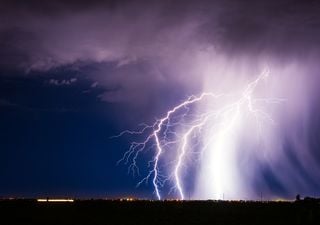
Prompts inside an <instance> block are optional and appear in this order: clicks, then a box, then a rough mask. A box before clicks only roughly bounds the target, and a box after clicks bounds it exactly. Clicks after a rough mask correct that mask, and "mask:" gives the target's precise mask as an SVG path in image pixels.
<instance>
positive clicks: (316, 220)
mask: <svg viewBox="0 0 320 225" xmlns="http://www.w3.org/2000/svg"><path fill="white" fill-rule="evenodd" d="M0 224H3V225H10V224H41V225H45V224H54V225H64V224H74V225H86V224H88V225H95V224H119V225H126V224H148V225H149V224H150V225H156V224H161V225H166V224H184V225H186V224H219V225H225V224H226V225H227V224H243V225H249V224H254V225H263V224H269V225H274V224H290V225H294V224H301V225H306V224H320V204H319V203H317V202H302V201H301V202H295V203H290V202H269V203H266V202H213V201H185V202H175V201H167V202H158V201H155V202H151V201H132V202H127V201H121V202H120V201H75V202H73V203H47V202H44V203H40V202H36V201H35V200H14V201H13V200H10V201H9V200H8V201H0Z"/></svg>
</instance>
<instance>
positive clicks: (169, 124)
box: [114, 68, 285, 200]
mask: <svg viewBox="0 0 320 225" xmlns="http://www.w3.org/2000/svg"><path fill="white" fill-rule="evenodd" d="M269 74H270V71H269V68H266V69H265V70H264V71H263V72H262V73H261V74H260V75H259V76H258V77H257V78H256V79H255V80H254V81H251V82H249V83H248V84H247V85H246V87H245V88H244V89H243V91H242V92H241V93H240V94H214V93H211V92H204V93H201V94H200V95H199V96H190V97H189V98H188V99H187V100H185V101H184V102H182V103H180V104H179V105H176V106H175V107H173V108H172V109H170V110H169V111H167V112H166V114H165V116H164V117H162V118H160V119H157V120H156V121H155V122H154V123H153V124H152V125H148V124H141V125H140V126H141V128H140V129H138V130H136V131H130V130H125V131H123V132H121V133H120V134H119V135H117V136H114V137H120V136H122V135H125V134H129V135H143V134H145V133H147V136H146V138H145V139H144V140H143V141H142V142H132V143H131V145H130V147H129V149H128V151H126V152H125V154H124V156H123V158H122V159H120V160H119V162H124V163H125V164H129V162H130V165H129V167H128V170H129V172H130V171H131V172H132V173H133V174H135V173H138V174H139V167H138V165H137V159H138V156H139V154H140V153H141V152H142V151H144V150H147V149H149V148H151V149H155V154H154V157H153V159H152V160H151V161H149V165H151V169H150V170H149V172H148V174H147V176H145V177H144V178H143V179H142V180H141V181H140V182H139V183H138V184H137V186H139V185H140V184H141V183H143V182H148V181H149V180H152V184H153V186H154V191H155V194H156V196H157V198H158V199H159V200H160V199H161V193H160V189H161V188H162V187H163V186H164V184H165V183H166V182H168V181H172V182H173V183H174V185H173V189H175V190H177V192H178V193H179V196H180V199H181V200H183V199H185V195H184V190H183V183H182V179H181V170H182V167H183V165H184V161H185V159H186V157H187V156H188V153H190V154H191V153H195V150H194V149H196V147H194V148H191V147H190V146H189V145H191V142H192V141H193V139H194V137H195V136H199V135H200V136H201V132H202V131H203V130H209V131H210V132H211V133H212V134H213V135H211V138H210V139H209V140H207V142H206V143H204V145H203V147H202V148H200V150H199V151H198V152H197V151H196V153H199V155H200V157H201V156H203V154H204V153H205V151H207V149H208V146H209V145H210V143H212V142H215V141H219V140H221V139H224V138H227V137H228V135H229V134H230V132H232V129H233V127H234V126H235V124H236V123H237V122H238V120H239V118H240V115H241V113H243V111H244V110H245V109H246V110H247V111H248V112H249V114H250V115H252V116H253V118H254V120H255V122H256V124H257V127H258V133H257V134H258V136H260V135H261V129H262V127H263V122H264V121H268V122H270V123H272V124H274V123H275V122H274V120H273V119H272V117H271V116H270V115H269V114H268V113H267V112H265V111H263V110H261V109H259V108H257V107H256V104H257V103H265V104H275V103H280V102H282V101H284V100H285V99H280V98H255V97H254V96H253V93H254V92H255V90H256V88H257V87H258V85H259V83H261V82H262V80H265V79H267V78H268V77H269ZM223 97H233V98H236V100H234V101H232V102H231V103H228V104H225V105H223V106H222V107H219V108H218V109H212V110H210V111H207V112H200V113H199V112H195V113H194V112H193V110H192V109H191V108H192V106H195V105H197V104H198V103H200V102H206V101H210V102H214V101H216V100H219V99H221V98H223ZM208 126H209V127H208ZM179 128H180V129H181V130H182V131H181V130H179ZM150 143H151V146H149V144H150ZM172 145H177V147H176V148H173V150H172V148H170V146H172ZM168 150H172V151H176V152H177V154H176V156H175V158H174V159H173V160H171V161H170V163H171V164H173V165H174V166H173V169H172V173H170V174H169V175H164V174H163V173H162V171H161V168H160V165H159V164H160V159H161V157H162V156H163V155H165V153H166V151H168ZM220 163H221V162H220ZM167 166H168V165H167ZM214 173H215V174H216V178H217V179H216V181H215V182H216V191H217V192H219V193H221V192H222V190H221V187H220V186H219V180H221V175H220V174H219V171H214Z"/></svg>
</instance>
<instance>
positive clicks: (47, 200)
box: [37, 198, 74, 202]
mask: <svg viewBox="0 0 320 225" xmlns="http://www.w3.org/2000/svg"><path fill="white" fill-rule="evenodd" d="M37 202H74V200H73V199H69V198H52V199H50V198H49V199H46V198H38V199H37Z"/></svg>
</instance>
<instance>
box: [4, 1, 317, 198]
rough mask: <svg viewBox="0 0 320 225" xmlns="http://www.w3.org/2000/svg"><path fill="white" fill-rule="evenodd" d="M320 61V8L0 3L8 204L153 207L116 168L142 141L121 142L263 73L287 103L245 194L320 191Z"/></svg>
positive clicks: (148, 187) (145, 157)
mask: <svg viewBox="0 0 320 225" xmlns="http://www.w3.org/2000/svg"><path fill="white" fill-rule="evenodd" d="M319 56H320V3H319V2H318V1H302V0H301V1H298V0H277V1H276V0H275V1H254V0H248V1H236V0H230V1H222V0H214V1H182V0H181V1H169V0H164V1H152V0H151V1H115V0H114V1H98V0H91V1H71V0H69V1H62V0H61V1H60V0H51V1H40V0H30V1H18V0H10V1H9V0H8V1H3V0H1V2H0V197H45V196H71V197H79V198H100V197H101V198H102V197H103V198H104V197H123V196H138V197H145V198H155V194H154V188H153V186H152V184H151V183H150V182H149V183H148V184H142V185H141V186H140V187H138V188H137V187H136V184H137V182H139V180H141V176H140V177H139V176H137V175H136V174H135V175H133V174H132V173H128V165H125V164H124V163H123V162H122V163H119V164H117V162H118V160H119V159H121V158H122V156H123V154H124V153H125V151H126V150H128V148H129V147H130V142H132V141H134V140H140V141H141V137H137V136H130V135H123V136H121V137H119V138H111V137H112V136H114V135H117V134H119V133H120V132H121V131H123V130H126V129H131V130H135V129H136V128H137V127H138V125H139V124H140V123H144V122H145V123H148V124H152V123H153V122H154V121H155V119H158V118H160V117H161V116H163V115H164V114H165V113H166V111H167V110H168V109H170V108H172V107H174V106H175V105H176V104H178V103H180V102H181V101H183V100H185V99H186V98H187V97H188V96H190V95H193V94H195V95H196V94H199V93H201V92H202V91H203V90H208V89H210V91H214V92H221V91H227V92H229V91H234V90H236V89H237V87H238V85H239V86H240V85H241V84H242V83H241V82H242V81H248V80H252V77H254V76H255V75H256V74H257V73H259V71H260V70H261V67H262V66H263V64H268V65H269V67H270V70H271V75H272V73H273V75H272V76H273V77H275V79H276V78H279V84H277V81H275V79H273V80H272V85H273V86H272V89H271V88H270V89H269V91H268V93H270V94H271V95H277V96H280V97H284V98H286V99H287V102H288V103H284V109H279V108H277V109H275V110H274V109H273V112H274V111H277V110H278V111H277V112H276V113H275V118H276V120H277V122H278V124H279V126H277V127H276V128H273V130H272V131H270V133H271V135H269V136H268V137H267V140H269V141H266V142H265V143H264V147H263V148H264V149H268V148H272V149H273V150H272V151H266V152H267V153H265V154H264V153H263V154H262V153H261V155H263V156H264V157H265V158H264V160H262V159H261V158H259V157H260V156H259V154H256V153H255V154H251V155H250V157H249V156H248V157H247V158H245V157H243V158H242V159H241V162H240V164H241V165H240V167H241V169H242V171H244V172H246V171H247V170H251V172H248V175H247V176H246V178H247V179H248V183H250V188H249V189H250V190H249V189H246V190H247V192H246V193H250V194H248V195H245V196H249V197H248V198H254V197H252V196H255V194H257V196H259V195H260V193H261V192H263V193H264V194H265V196H266V198H273V197H283V198H294V197H295V195H296V194H298V193H300V194H301V195H310V196H316V195H320V147H319V145H320V116H319V115H320V101H319V97H320V91H319V85H320V74H319V71H320V64H319ZM209 81H210V82H209ZM230 84H231V85H230ZM247 131H248V130H247ZM250 132H251V131H248V133H250ZM272 135H275V136H277V138H274V137H273V136H272ZM275 139H276V140H275ZM240 142H241V141H240ZM240 142H237V143H240ZM241 143H242V144H241V146H240V147H238V148H248V149H249V148H253V146H254V144H252V143H251V142H248V141H247V137H246V138H244V139H242V142H241ZM270 143H272V144H270ZM246 146H249V147H246ZM276 149H277V150H276ZM153 151H154V149H152V148H151V149H149V150H148V151H146V152H144V153H143V154H142V155H141V156H140V157H139V165H140V166H141V167H140V170H141V171H140V172H141V174H147V173H148V167H147V166H146V165H147V163H148V161H149V160H150V157H151V158H152V155H153ZM268 152H269V153H270V154H268ZM237 157H240V156H237ZM250 162H254V165H253V166H252V167H250V168H249V167H247V165H248V163H249V164H250ZM192 168H193V167H192ZM193 169H194V168H193ZM252 171H253V172H252ZM189 172H190V171H189ZM222 173H223V172H222ZM190 174H193V173H192V172H190ZM185 180H186V181H185V184H186V186H188V183H189V185H191V186H192V187H193V185H192V184H190V183H193V182H195V179H191V178H190V179H185ZM191 189H192V188H191ZM162 193H170V187H164V190H163V192H162ZM252 193H254V194H252ZM168 196H170V197H172V196H176V194H175V192H173V193H170V194H168ZM195 198H197V195H196V197H195Z"/></svg>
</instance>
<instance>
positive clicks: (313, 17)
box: [0, 0, 320, 70]
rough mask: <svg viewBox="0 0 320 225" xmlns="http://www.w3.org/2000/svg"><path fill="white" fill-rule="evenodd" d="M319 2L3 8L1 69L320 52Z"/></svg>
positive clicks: (17, 4) (9, 4) (16, 4)
mask: <svg viewBox="0 0 320 225" xmlns="http://www.w3.org/2000/svg"><path fill="white" fill-rule="evenodd" d="M319 6H320V3H319V2H317V1H293V0H281V1H252V0H251V1H244V2H243V1H241V2H240V1H161V2H159V1H134V2H132V1H90V2H88V1H36V0H34V1H28V2H25V1H2V3H1V7H0V11H1V23H0V46H1V49H2V51H1V66H8V67H17V66H20V67H21V68H24V69H27V70H30V69H32V70H48V69H51V68H53V67H57V66H61V65H68V64H73V63H75V62H78V61H81V62H103V61H107V62H109V61H117V62H119V64H120V65H122V64H123V63H129V62H132V61H136V60H141V59H146V58H147V59H150V58H152V57H159V56H160V57H165V55H168V54H178V53H181V52H182V51H183V50H184V48H201V47H203V45H212V46H214V47H215V48H216V49H217V50H220V51H224V52H231V53H240V54H241V53H250V52H253V53H254V54H256V53H260V52H268V53H270V52H271V53H277V54H280V53H281V54H282V55H283V54H284V55H288V54H297V55H300V54H309V53H310V52H318V51H319V45H318V42H319V41H318V40H320V29H319V28H320V14H319V12H320V10H319Z"/></svg>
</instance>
